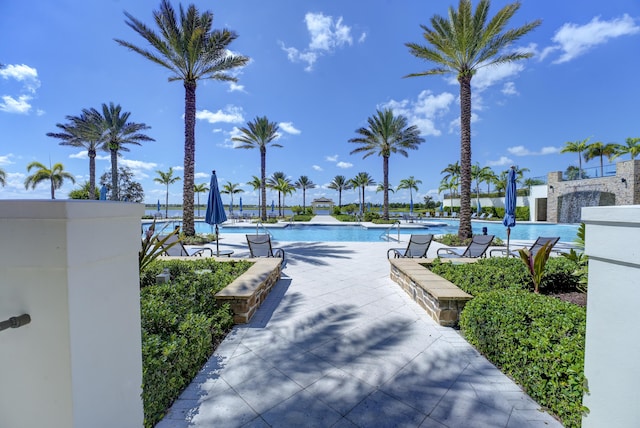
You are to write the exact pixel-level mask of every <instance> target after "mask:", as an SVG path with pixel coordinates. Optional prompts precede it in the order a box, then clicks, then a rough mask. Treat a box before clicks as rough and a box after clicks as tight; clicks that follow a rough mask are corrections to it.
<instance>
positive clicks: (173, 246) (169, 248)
mask: <svg viewBox="0 0 640 428" xmlns="http://www.w3.org/2000/svg"><path fill="white" fill-rule="evenodd" d="M164 238H167V235H160V236H158V239H159V240H160V241H162V240H163V239H164ZM162 250H163V252H164V254H165V255H167V256H176V257H194V256H203V255H207V256H209V257H212V256H213V250H212V249H211V248H209V247H198V248H191V249H187V248H186V247H185V246H184V245H183V244H182V241H180V239H179V237H178V235H177V234H172V235H169V237H168V238H167V240H166V241H164V243H163V244H162ZM207 252H208V254H206V253H207Z"/></svg>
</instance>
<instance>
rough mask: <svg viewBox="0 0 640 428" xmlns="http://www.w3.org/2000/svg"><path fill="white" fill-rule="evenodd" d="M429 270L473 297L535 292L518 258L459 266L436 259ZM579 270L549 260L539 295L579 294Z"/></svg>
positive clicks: (561, 259) (571, 264) (559, 260)
mask: <svg viewBox="0 0 640 428" xmlns="http://www.w3.org/2000/svg"><path fill="white" fill-rule="evenodd" d="M428 267H429V268H430V269H431V271H433V272H434V273H436V274H438V275H440V276H441V277H443V278H445V279H447V280H449V281H451V282H453V283H454V284H456V285H457V286H458V287H460V288H461V289H462V290H464V291H466V292H467V293H469V294H471V295H473V296H477V295H479V294H481V293H486V292H488V291H492V290H521V289H526V290H533V282H532V281H531V277H530V276H529V273H528V272H527V268H526V266H525V265H524V263H523V262H522V260H520V259H519V258H515V257H510V258H506V257H488V258H486V259H480V260H478V261H477V262H476V263H468V264H459V265H454V264H452V263H442V262H440V261H439V260H438V259H436V260H434V262H433V263H432V264H431V265H430V266H428ZM577 267H578V266H577V264H576V263H575V262H572V261H571V260H568V259H565V258H564V257H552V258H550V259H549V261H548V262H547V265H546V268H545V275H544V277H543V279H542V284H541V285H540V291H541V292H542V293H545V294H548V293H556V292H559V291H575V290H577V288H578V285H579V284H578V281H579V278H578V277H576V276H575V275H573V272H574V271H575V270H576V269H577Z"/></svg>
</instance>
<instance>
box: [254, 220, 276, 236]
mask: <svg viewBox="0 0 640 428" xmlns="http://www.w3.org/2000/svg"><path fill="white" fill-rule="evenodd" d="M261 227H262V230H264V233H265V234H266V235H269V236H270V237H271V238H273V235H272V234H271V232H269V229H267V228H266V227H265V226H264V224H262V222H261V221H259V222H257V223H256V235H259V234H260V233H259V232H258V231H259V229H260V228H261Z"/></svg>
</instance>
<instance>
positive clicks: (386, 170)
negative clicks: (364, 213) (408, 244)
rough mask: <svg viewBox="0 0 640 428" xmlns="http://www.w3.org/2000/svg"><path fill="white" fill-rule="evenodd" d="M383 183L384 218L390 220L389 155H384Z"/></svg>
mask: <svg viewBox="0 0 640 428" xmlns="http://www.w3.org/2000/svg"><path fill="white" fill-rule="evenodd" d="M382 177H383V179H382V180H383V181H382V184H383V186H384V192H383V205H384V209H383V211H382V218H383V219H385V220H389V157H388V156H383V157H382Z"/></svg>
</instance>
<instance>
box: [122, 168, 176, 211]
mask: <svg viewBox="0 0 640 428" xmlns="http://www.w3.org/2000/svg"><path fill="white" fill-rule="evenodd" d="M156 173H157V174H158V177H156V178H154V179H153V181H155V182H156V183H160V184H164V185H165V186H167V192H166V195H165V202H164V218H169V185H170V184H173V183H175V182H176V181H179V180H180V177H178V176H176V177H174V176H173V167H169V171H166V172H165V171H156ZM111 179H112V181H113V177H111Z"/></svg>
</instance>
